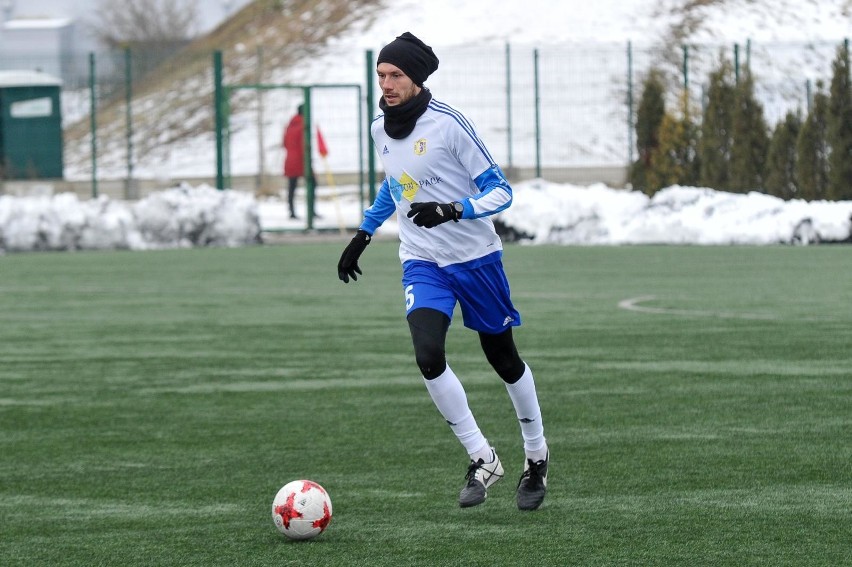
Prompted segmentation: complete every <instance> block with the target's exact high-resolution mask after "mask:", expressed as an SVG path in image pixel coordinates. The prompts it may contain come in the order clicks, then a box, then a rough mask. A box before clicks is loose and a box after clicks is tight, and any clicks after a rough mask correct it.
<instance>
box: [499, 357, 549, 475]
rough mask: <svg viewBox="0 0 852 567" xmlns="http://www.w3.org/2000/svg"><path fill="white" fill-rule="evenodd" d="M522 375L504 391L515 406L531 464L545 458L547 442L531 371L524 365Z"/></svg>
mask: <svg viewBox="0 0 852 567" xmlns="http://www.w3.org/2000/svg"><path fill="white" fill-rule="evenodd" d="M524 367H525V369H524V374H523V376H521V379H520V380H518V381H517V382H515V383H514V384H506V390H507V391H508V392H509V397H510V398H511V399H512V405H514V406H515V414H517V416H518V422H519V423H520V424H521V435H522V436H523V438H524V453H525V454H526V457H527V458H528V459H532V460H533V462H537V461H542V460H544V459H545V458H547V440H545V438H544V424H543V423H542V420H541V408H540V407H539V405H538V395H536V391H535V380H534V379H533V374H532V370H530V367H529V366H527V365H526V364H524Z"/></svg>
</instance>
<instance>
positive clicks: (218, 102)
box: [213, 50, 225, 190]
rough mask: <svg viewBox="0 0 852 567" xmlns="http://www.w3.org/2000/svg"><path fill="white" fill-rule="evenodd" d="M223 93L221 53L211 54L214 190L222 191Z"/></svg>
mask: <svg viewBox="0 0 852 567" xmlns="http://www.w3.org/2000/svg"><path fill="white" fill-rule="evenodd" d="M224 98H225V97H224V92H223V89H222V52H221V51H218V50H217V51H214V52H213V108H214V109H215V115H216V122H215V128H216V188H217V189H219V190H222V189H224V188H225V171H224V163H225V155H224V146H225V144H224V139H223V134H224V132H223V128H224V116H223V112H222V111H223V104H224V103H223V101H224Z"/></svg>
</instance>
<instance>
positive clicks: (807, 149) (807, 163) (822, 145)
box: [796, 82, 829, 201]
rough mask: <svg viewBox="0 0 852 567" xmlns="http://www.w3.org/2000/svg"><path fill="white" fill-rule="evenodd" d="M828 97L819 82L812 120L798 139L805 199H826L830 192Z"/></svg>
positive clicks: (799, 173)
mask: <svg viewBox="0 0 852 567" xmlns="http://www.w3.org/2000/svg"><path fill="white" fill-rule="evenodd" d="M828 104H829V102H828V95H826V94H825V92H824V90H823V84H822V83H821V82H818V83H817V92H816V93H815V94H814V101H813V104H812V105H811V109H810V112H808V117H807V119H805V123H804V124H803V125H802V129H801V130H800V131H799V138H798V140H796V178H797V179H798V180H799V188H800V189H801V196H802V198H803V199H807V200H809V201H812V200H816V199H825V198H826V196H827V191H828V167H829V164H828V139H827V127H828V125H827V123H826V119H827V116H828Z"/></svg>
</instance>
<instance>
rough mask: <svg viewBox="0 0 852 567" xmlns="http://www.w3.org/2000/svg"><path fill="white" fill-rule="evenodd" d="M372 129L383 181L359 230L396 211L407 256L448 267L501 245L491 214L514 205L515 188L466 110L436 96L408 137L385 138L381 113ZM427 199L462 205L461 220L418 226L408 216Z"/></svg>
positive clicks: (371, 227)
mask: <svg viewBox="0 0 852 567" xmlns="http://www.w3.org/2000/svg"><path fill="white" fill-rule="evenodd" d="M371 133H372V136H373V141H374V143H375V147H376V151H377V152H378V153H379V155H380V156H381V159H382V163H383V165H384V171H385V180H384V182H383V183H382V187H381V189H380V190H379V193H378V194H377V195H376V200H375V201H374V202H373V204H372V206H371V207H370V208H369V209H367V210H366V211H365V212H364V222H363V223H362V224H361V229H363V230H365V231H366V232H368V233H369V234H373V233H374V232H375V230H376V229H377V228H378V227H379V226H381V224H382V223H383V222H384V221H386V220H387V219H388V218H389V217H390V216H391V215H392V214H393V213H394V212H396V214H397V219H398V221H399V239H400V246H399V258H400V261H402V262H405V261H406V260H425V261H429V262H435V263H437V264H438V265H439V266H441V267H446V266H451V265H457V264H466V263H468V262H472V261H476V260H479V259H480V258H483V257H485V256H488V255H490V254H494V253H499V252H500V251H501V250H502V249H503V244H502V242H501V241H500V237H499V236H497V233H496V232H495V230H494V223H492V222H491V219H490V218H489V216H490V215H493V214H495V213H498V212H500V211H502V210H504V209H506V208H507V207H508V206H509V205H510V204H511V203H512V188H511V187H510V186H509V182H508V181H507V180H506V177H505V175H503V172H502V171H501V170H500V168H499V167H498V166H497V164H495V163H494V160H493V159H492V158H491V155H490V154H489V153H488V149H487V148H486V147H485V144H483V143H482V140H480V139H479V136H478V135H477V134H476V131H475V129H474V127H473V125H472V124H471V123H470V121H469V120H468V119H467V118H465V117H464V115H462V114H461V113H460V112H458V111H457V110H455V109H453V108H452V107H450V106H448V105H446V104H444V103H441V102H438V101H436V100H434V99H432V100H431V101H430V102H429V106H428V107H427V109H426V111H425V112H424V113H423V114H422V115H421V116H420V117H419V118H418V119H417V124H416V125H415V127H414V130H413V131H412V133H411V134H409V135H408V136H407V137H406V138H404V139H402V140H396V139H394V138H391V137H390V136H388V135H387V133H385V129H384V116H379V117H378V118H376V120H374V121H373V123H372V125H371ZM426 201H436V202H438V203H451V202H453V201H458V202H460V203H462V205H463V206H464V213H463V214H462V220H460V221H459V222H445V223H443V224H441V225H438V226H436V227H434V228H423V227H419V226H417V225H415V224H414V222H413V221H412V220H411V219H410V218H408V216H407V215H408V212H409V210H410V209H411V203H412V202H426ZM499 257H500V255H499V254H495V255H494V259H495V260H496V259H498V258H499ZM474 263H475V262H474ZM458 267H460V268H461V267H463V266H458Z"/></svg>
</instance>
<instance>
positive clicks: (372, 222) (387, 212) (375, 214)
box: [359, 179, 396, 234]
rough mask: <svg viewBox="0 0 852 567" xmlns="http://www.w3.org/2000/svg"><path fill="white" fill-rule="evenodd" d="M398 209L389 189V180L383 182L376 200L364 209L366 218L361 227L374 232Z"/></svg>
mask: <svg viewBox="0 0 852 567" xmlns="http://www.w3.org/2000/svg"><path fill="white" fill-rule="evenodd" d="M395 210H396V203H394V201H393V197H391V195H390V190H389V189H388V180H387V179H385V180H384V181H383V182H382V187H381V188H380V189H379V194H378V195H376V200H375V201H373V204H372V206H371V207H370V208H369V209H367V210H366V211H364V220H363V222H361V226H360V227H359V228H360V229H361V230H363V231H366V232H367V233H368V234H373V233H375V232H376V229H378V228H379V227H380V226H382V224H384V222H385V221H386V220H388V218H390V216H391V215H392V214H393V213H394V211H395Z"/></svg>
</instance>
